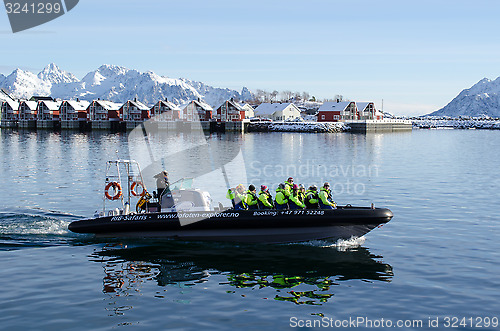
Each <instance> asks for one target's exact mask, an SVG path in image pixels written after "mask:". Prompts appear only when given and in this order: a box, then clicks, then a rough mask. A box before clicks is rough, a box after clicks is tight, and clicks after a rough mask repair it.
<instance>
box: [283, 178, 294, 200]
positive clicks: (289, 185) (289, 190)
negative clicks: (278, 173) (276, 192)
mask: <svg viewBox="0 0 500 331" xmlns="http://www.w3.org/2000/svg"><path fill="white" fill-rule="evenodd" d="M292 189H293V178H292V177H288V179H287V180H286V182H285V191H284V194H285V196H286V197H287V198H288V197H289V196H290V194H292Z"/></svg>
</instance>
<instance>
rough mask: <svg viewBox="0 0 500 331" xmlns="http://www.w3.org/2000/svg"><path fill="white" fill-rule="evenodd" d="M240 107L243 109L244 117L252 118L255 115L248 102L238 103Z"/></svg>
mask: <svg viewBox="0 0 500 331" xmlns="http://www.w3.org/2000/svg"><path fill="white" fill-rule="evenodd" d="M239 105H240V107H241V108H242V109H243V110H244V111H245V118H252V117H254V116H255V111H254V109H253V107H252V106H250V105H249V104H248V103H239Z"/></svg>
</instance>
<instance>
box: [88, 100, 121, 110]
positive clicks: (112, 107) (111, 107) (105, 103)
mask: <svg viewBox="0 0 500 331" xmlns="http://www.w3.org/2000/svg"><path fill="white" fill-rule="evenodd" d="M94 101H95V102H96V103H98V104H99V105H101V107H102V108H104V109H106V110H118V109H120V108H121V105H119V104H117V103H115V102H113V101H106V100H94Z"/></svg>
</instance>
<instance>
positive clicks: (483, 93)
mask: <svg viewBox="0 0 500 331" xmlns="http://www.w3.org/2000/svg"><path fill="white" fill-rule="evenodd" d="M429 115H430V116H451V117H456V116H470V117H479V116H483V115H486V116H490V117H500V77H498V78H497V79H495V80H490V79H487V78H483V79H482V80H480V81H479V82H477V83H476V84H475V85H473V86H472V87H471V88H469V89H465V90H463V91H462V92H460V94H459V95H457V96H456V97H455V98H454V99H453V100H452V101H450V103H449V104H447V105H446V106H445V107H443V108H441V109H439V110H437V111H435V112H433V113H431V114H429Z"/></svg>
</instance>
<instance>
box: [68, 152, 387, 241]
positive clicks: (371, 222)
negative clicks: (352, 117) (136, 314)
mask: <svg viewBox="0 0 500 331" xmlns="http://www.w3.org/2000/svg"><path fill="white" fill-rule="evenodd" d="M114 165H116V167H117V169H118V175H115V176H111V175H108V174H107V175H106V185H105V193H104V197H103V200H104V207H103V210H102V211H101V212H99V213H97V212H96V214H95V216H94V217H93V218H89V219H83V220H78V221H74V222H72V223H71V224H70V225H69V227H68V228H69V230H71V231H73V232H76V233H87V234H95V235H96V236H97V237H128V238H174V239H180V240H208V241H233V242H259V243H289V242H302V241H309V240H332V241H337V240H339V239H345V240H348V239H352V238H356V237H361V236H363V235H365V234H366V233H368V232H370V231H371V230H373V229H375V228H377V227H380V226H381V225H383V224H385V223H387V222H389V221H390V220H391V219H392V217H393V213H392V212H391V211H390V210H389V209H387V208H375V207H373V205H372V206H370V207H355V206H351V205H345V206H338V207H337V208H336V209H328V210H326V209H325V210H323V209H300V210H287V209H284V210H283V209H282V210H278V209H254V210H235V209H234V208H227V207H224V206H223V205H222V204H221V203H219V204H218V205H217V206H214V203H213V202H212V199H211V198H210V194H209V193H208V192H206V191H202V190H199V189H195V188H192V179H186V178H183V179H181V180H179V181H177V182H175V183H173V184H172V185H170V189H169V190H165V191H164V192H163V196H159V197H156V201H153V200H154V199H153V200H149V198H151V195H149V193H147V190H146V188H145V185H144V184H143V183H144V181H143V180H142V174H141V172H140V168H139V165H138V163H137V162H135V161H130V160H118V161H108V166H107V172H108V170H109V169H110V168H111V167H113V166H114ZM121 165H122V166H123V165H124V167H125V170H126V174H125V175H124V176H120V170H119V169H120V166H121ZM134 168H136V169H138V170H136V171H134V170H133V169H134ZM122 177H125V178H126V179H127V180H126V182H127V186H126V190H125V191H126V194H125V195H126V197H124V194H123V192H122V184H121V178H122ZM110 189H112V191H111V193H110ZM166 194H170V196H169V197H168V199H166V198H165V195H166ZM134 197H135V198H137V199H138V202H137V204H136V211H131V210H130V203H131V202H133V199H134ZM107 200H111V201H113V200H118V202H121V204H122V208H115V209H109V210H106V201H107Z"/></svg>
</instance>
